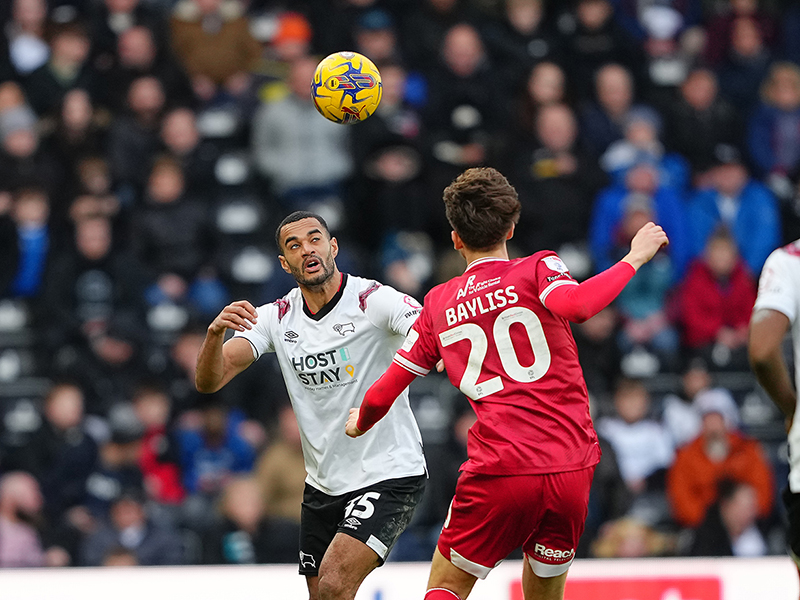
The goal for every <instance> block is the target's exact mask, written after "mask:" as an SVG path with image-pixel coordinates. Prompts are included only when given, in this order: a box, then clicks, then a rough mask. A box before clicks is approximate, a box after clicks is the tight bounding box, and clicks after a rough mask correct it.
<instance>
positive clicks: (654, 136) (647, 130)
mask: <svg viewBox="0 0 800 600" xmlns="http://www.w3.org/2000/svg"><path fill="white" fill-rule="evenodd" d="M625 139H626V140H628V141H629V142H630V143H631V144H633V145H634V146H637V147H638V148H649V147H650V146H652V145H653V144H654V143H656V142H658V130H657V129H656V128H655V126H654V125H653V124H652V123H651V122H650V121H647V120H645V119H637V120H635V121H632V122H631V123H629V124H628V126H627V127H626V128H625Z"/></svg>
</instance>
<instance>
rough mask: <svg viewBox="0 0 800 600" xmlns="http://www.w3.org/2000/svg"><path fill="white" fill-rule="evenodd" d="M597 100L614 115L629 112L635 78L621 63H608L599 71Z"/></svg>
mask: <svg viewBox="0 0 800 600" xmlns="http://www.w3.org/2000/svg"><path fill="white" fill-rule="evenodd" d="M596 91H597V101H598V102H599V103H600V106H602V107H603V109H604V110H605V111H606V112H607V113H609V114H610V115H612V116H614V117H620V116H622V115H624V114H625V112H627V110H628V109H629V108H630V107H631V104H632V103H633V80H632V78H631V76H630V73H628V71H627V70H626V69H625V68H624V67H622V66H620V65H607V66H605V67H603V68H602V69H600V70H599V71H598V72H597V80H596Z"/></svg>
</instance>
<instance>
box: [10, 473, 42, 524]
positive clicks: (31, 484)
mask: <svg viewBox="0 0 800 600" xmlns="http://www.w3.org/2000/svg"><path fill="white" fill-rule="evenodd" d="M43 504H44V502H43V500H42V492H41V490H40V489H39V484H38V483H37V482H36V479H34V478H33V476H32V475H30V474H28V473H23V472H21V471H13V472H11V473H8V474H6V475H4V476H3V477H2V478H0V509H1V510H2V514H4V516H6V517H7V518H11V519H12V520H14V521H17V520H30V519H31V518H32V517H35V516H36V515H38V514H39V512H40V511H41V510H42V506H43Z"/></svg>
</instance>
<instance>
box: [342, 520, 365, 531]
mask: <svg viewBox="0 0 800 600" xmlns="http://www.w3.org/2000/svg"><path fill="white" fill-rule="evenodd" d="M344 526H345V527H349V528H350V529H358V528H359V527H360V526H361V521H359V520H358V519H356V518H355V517H350V518H348V519H345V520H344Z"/></svg>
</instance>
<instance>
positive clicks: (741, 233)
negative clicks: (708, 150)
mask: <svg viewBox="0 0 800 600" xmlns="http://www.w3.org/2000/svg"><path fill="white" fill-rule="evenodd" d="M714 157H715V161H716V166H715V167H713V168H712V170H711V173H710V180H711V185H712V187H711V188H710V189H704V190H700V191H698V192H696V193H695V194H694V195H693V196H692V198H691V199H690V200H689V206H688V211H687V215H688V219H687V223H688V233H689V241H690V245H691V256H692V257H696V256H699V255H700V254H701V253H702V252H703V248H705V245H706V242H707V241H708V238H709V237H710V236H711V234H712V233H713V232H714V231H715V230H716V229H717V228H718V227H719V226H720V225H725V226H726V227H727V228H728V230H729V231H731V233H732V234H733V237H734V238H735V240H736V245H737V246H738V247H739V248H741V251H742V257H743V258H744V260H745V262H746V263H747V266H748V267H749V268H750V270H751V271H752V272H753V273H759V272H761V267H762V266H763V265H764V261H765V260H766V259H767V256H768V255H769V253H770V252H772V251H773V250H774V249H775V248H777V247H778V245H780V241H781V240H780V234H781V223H780V214H779V209H778V204H777V201H776V199H775V196H773V195H772V193H771V192H770V191H769V190H768V189H767V188H766V187H765V186H764V185H762V184H761V183H759V182H758V181H756V180H755V179H752V178H751V177H750V175H749V173H748V172H747V168H746V167H745V165H744V164H743V163H742V157H741V154H740V153H739V151H738V150H737V149H736V148H735V147H733V146H728V145H724V144H720V145H718V146H717V147H716V148H715V150H714Z"/></svg>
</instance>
